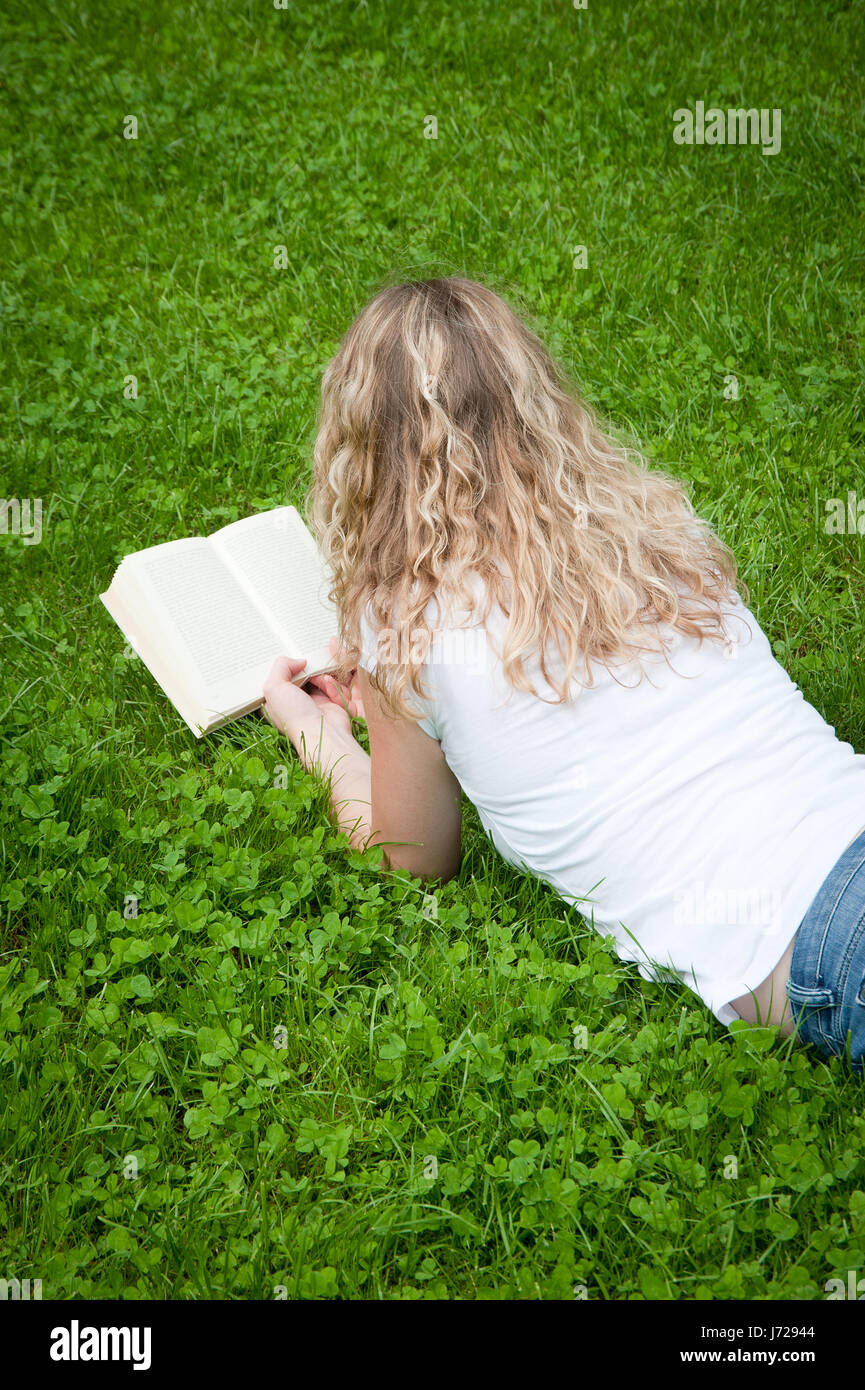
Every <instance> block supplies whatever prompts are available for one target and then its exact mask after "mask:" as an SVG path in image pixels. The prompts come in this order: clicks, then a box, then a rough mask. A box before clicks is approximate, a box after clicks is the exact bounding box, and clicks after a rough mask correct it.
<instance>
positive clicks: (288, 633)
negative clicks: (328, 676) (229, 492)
mask: <svg viewBox="0 0 865 1390" xmlns="http://www.w3.org/2000/svg"><path fill="white" fill-rule="evenodd" d="M210 544H211V546H212V547H213V549H214V550H215V552H216V553H217V554H218V555H219V556H220V558H222V559H223V560H224V561H225V563H226V565H228V567H229V568H230V569H231V571H232V573H233V574H234V575H235V577H236V578H237V580H238V583H239V584H240V586H241V587H242V588H243V590H244V591H245V593H246V594H247V595H248V596H249V598H250V599H251V601H252V602H254V603H255V604H256V605H258V606H259V607H260V609H261V611H262V614H263V615H264V616H266V618H267V620H268V622H269V623H270V625H271V626H272V627H273V628H274V629H275V631H276V632H277V633H278V634H279V636H280V638H281V639H282V643H283V645H282V646H281V648H280V651H281V652H282V653H284V655H286V656H305V657H306V658H307V664H306V667H305V668H304V670H303V673H302V677H303V679H304V680H305V679H307V678H308V677H309V676H311V675H314V674H316V673H317V672H318V671H321V670H329V669H331V668H332V667H333V664H334V662H333V657H332V655H331V652H330V646H329V639H330V638H331V637H335V636H336V635H337V632H338V629H339V622H338V618H337V613H336V608H335V607H334V605H333V604H332V603H331V601H330V600H329V599H328V597H327V591H328V587H329V583H330V576H329V574H328V571H327V566H326V565H325V563H324V560H323V559H322V556H321V552H320V551H319V548H318V545H317V544H316V541H315V538H314V537H313V536H312V535H311V534H310V532H309V530H308V529H307V527H306V525H305V523H304V521H303V519H302V517H301V516H300V515H299V513H298V512H297V511H296V509H295V508H294V507H276V508H274V509H273V510H272V511H269V512H263V513H260V514H259V515H258V516H251V517H246V518H245V519H244V520H243V521H236V522H233V523H232V525H230V526H225V527H223V528H222V530H221V531H217V532H215V534H214V535H212V536H211V537H210Z"/></svg>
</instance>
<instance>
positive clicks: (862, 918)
mask: <svg viewBox="0 0 865 1390" xmlns="http://www.w3.org/2000/svg"><path fill="white" fill-rule="evenodd" d="M787 997H788V999H789V1000H790V1010H791V1013H792V1016H793V1020H794V1022H795V1023H796V1024H797V1036H798V1038H799V1041H800V1042H804V1043H812V1044H813V1045H814V1047H816V1048H817V1049H818V1051H819V1052H821V1053H822V1054H823V1056H824V1057H830V1056H831V1057H836V1056H837V1057H846V1056H847V1055H848V1054H847V1034H848V1033H849V1034H850V1052H849V1061H850V1065H851V1066H852V1068H853V1070H854V1071H856V1072H860V1071H861V1070H862V1068H863V1062H865V831H863V833H862V834H861V835H860V836H859V837H858V839H856V840H854V841H853V843H852V845H850V846H849V847H848V848H847V849H845V851H844V853H843V854H842V855H841V858H840V859H839V860H838V862H837V864H835V866H834V868H832V869H831V870H830V872H829V874H828V876H827V877H826V879H825V880H824V882H823V884H822V886H821V887H820V889H819V890H818V892H817V896H816V897H815V899H814V901H813V902H812V904H811V906H810V907H809V908H808V911H807V912H806V913H805V916H804V917H803V918H802V922H801V924H800V926H799V930H798V932H797V934H796V939H795V944H794V946H793V956H792V960H791V962H790V979H789V982H788V984H787Z"/></svg>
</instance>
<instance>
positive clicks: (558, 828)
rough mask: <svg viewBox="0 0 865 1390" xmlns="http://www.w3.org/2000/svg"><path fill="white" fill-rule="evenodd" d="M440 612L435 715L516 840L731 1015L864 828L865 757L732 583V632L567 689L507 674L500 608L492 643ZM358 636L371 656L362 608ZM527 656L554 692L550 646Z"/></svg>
mask: <svg viewBox="0 0 865 1390" xmlns="http://www.w3.org/2000/svg"><path fill="white" fill-rule="evenodd" d="M475 592H476V593H477V592H478V586H477V584H476V585H475ZM429 614H430V615H429V624H430V628H431V630H434V634H435V640H434V643H433V645H432V647H431V649H430V652H429V659H428V661H427V662H426V663H425V665H424V687H425V688H426V689H427V690H428V691H429V692H430V696H429V699H428V700H427V701H425V702H424V703H423V708H424V711H425V714H426V715H427V717H426V718H425V719H424V720H423V721H422V724H421V727H422V728H424V729H425V730H426V732H427V733H429V734H430V735H431V736H433V737H434V738H437V739H439V740H440V742H441V746H442V751H443V753H444V755H445V758H446V759H447V763H448V765H449V767H450V768H451V770H452V772H453V773H454V774H455V776H456V777H457V779H458V780H459V782H460V784H461V786H462V788H463V790H464V791H465V793H466V795H467V796H468V797H469V799H470V800H471V801H472V802H473V803H474V804H475V806H476V807H477V809H478V812H479V815H480V818H481V821H482V823H483V825H484V827H485V829H486V830H487V832H488V833H489V834H490V835H491V837H492V839H493V842H494V844H495V845H496V846H497V848H498V849H499V850H500V852H501V853H502V855H503V856H504V857H505V858H506V859H508V860H509V861H510V862H511V863H514V864H520V863H524V864H525V865H526V867H527V868H529V869H530V870H531V871H533V872H534V873H535V874H537V875H538V876H539V877H541V878H544V879H546V880H547V881H548V882H550V883H551V884H552V885H553V886H554V887H555V888H557V889H558V891H559V892H560V893H561V894H562V896H563V897H566V898H569V899H571V900H573V901H575V902H576V903H577V904H578V906H579V907H580V910H581V911H582V912H583V913H584V914H585V915H586V917H587V918H588V919H589V920H592V917H593V915H594V924H595V926H596V928H598V929H599V930H601V931H603V932H604V933H605V934H606V933H611V934H612V935H614V936H615V938H616V940H617V944H618V950H619V954H620V956H621V957H622V958H623V959H626V960H634V961H637V962H638V964H639V966H640V968H641V973H643V975H644V976H645V977H646V978H650V977H651V976H652V975H653V973H656V972H654V971H653V970H652V969H651V967H650V962H653V963H655V964H656V965H658V966H661V967H667V968H668V969H671V970H672V971H673V972H674V973H675V974H676V975H678V976H679V977H680V978H682V979H683V980H684V982H685V983H686V984H687V985H688V986H689V987H690V988H692V989H694V990H695V991H696V992H697V993H698V994H699V995H700V997H701V998H703V999H704V1000H705V1002H706V1004H707V1005H708V1006H709V1007H710V1008H711V1009H712V1010H713V1011H714V1012H715V1014H716V1016H717V1017H718V1018H719V1019H720V1021H721V1022H723V1023H729V1022H730V1021H731V1020H732V1019H733V1018H735V1017H736V1016H737V1015H736V1013H735V1010H733V1009H731V1008H729V1007H725V1006H727V1005H728V1001H729V1000H731V999H734V998H736V997H737V996H739V995H742V994H743V993H745V992H746V990H748V989H752V988H756V986H757V985H759V984H760V983H761V982H762V981H763V980H764V979H765V977H766V976H767V974H768V973H769V971H770V970H771V969H772V967H773V966H774V965H775V963H776V962H777V961H778V960H779V958H780V957H781V955H782V954H783V952H784V950H785V948H786V946H787V945H788V943H789V942H790V941H791V939H792V938H793V936H794V933H795V932H796V929H797V926H798V924H799V922H800V921H801V919H802V916H803V914H804V912H805V910H806V908H807V907H808V905H809V903H810V902H811V899H812V898H813V896H814V894H815V892H816V891H817V889H818V887H819V886H820V884H821V883H822V881H823V879H824V878H825V876H826V874H827V872H828V870H829V869H830V868H831V866H832V865H833V864H834V863H835V861H836V860H837V858H838V856H839V854H840V853H841V851H842V850H843V849H844V847H845V846H846V845H847V844H848V843H849V841H850V839H851V838H852V837H853V835H854V834H855V833H856V832H857V831H858V830H859V829H861V827H862V824H863V821H865V756H863V755H861V754H856V753H854V752H853V749H852V748H851V747H850V745H849V744H846V743H842V742H841V741H840V740H838V739H837V738H836V737H835V734H834V731H833V729H832V728H831V727H830V726H829V725H828V724H826V722H825V721H824V720H823V718H822V717H821V715H820V714H819V713H818V711H817V710H815V709H814V708H813V707H812V706H811V705H809V704H808V703H807V701H806V700H805V699H804V697H803V696H802V694H801V692H800V691H799V689H798V687H797V686H796V685H794V683H793V682H792V680H791V679H790V677H789V676H788V675H787V673H786V672H785V671H784V670H783V668H782V667H781V666H780V665H779V664H778V662H777V661H776V660H775V658H774V657H773V655H772V652H771V649H770V647H769V643H768V641H767V639H766V637H765V635H764V633H763V632H762V630H761V628H760V627H759V624H758V623H757V621H756V619H755V618H754V616H753V614H752V613H751V612H750V610H749V609H748V608H747V607H746V606H745V605H744V604H743V603H742V602H741V600H740V599H738V598H736V597H734V598H733V599H732V600H731V601H730V602H729V603H728V604H726V605H725V607H724V614H725V623H726V628H727V632H728V634H729V637H730V639H731V640H730V641H729V642H728V643H727V644H726V645H724V644H722V643H721V642H719V641H717V640H704V641H703V642H702V644H700V643H698V641H697V640H696V639H694V638H691V637H688V636H685V635H683V634H682V633H680V632H676V631H673V630H672V629H669V628H665V629H664V634H665V636H666V637H667V638H668V639H669V641H670V647H669V654H668V660H667V661H665V659H664V657H663V655H661V654H660V653H658V654H652V655H649V656H647V657H644V659H643V665H644V669H645V671H646V676H645V677H644V678H643V679H642V681H639V680H638V677H639V670H638V669H637V668H635V667H633V666H631V667H625V666H620V667H615V668H614V672H615V674H611V672H610V671H609V670H606V669H604V668H603V667H599V666H598V665H596V664H595V665H593V667H592V675H593V679H594V684H593V685H592V686H590V687H589V688H582V689H580V688H579V687H575V688H576V689H578V691H579V693H578V694H577V697H576V699H575V700H574V702H573V703H572V704H555V703H545V702H544V701H543V700H541V699H540V698H538V697H537V696H535V695H533V694H531V693H529V692H524V691H521V690H515V689H512V688H510V687H509V686H508V685H507V683H506V682H505V680H504V678H503V673H502V664H501V661H500V660H499V658H498V656H497V654H496V650H497V648H498V649H499V650H500V641H501V634H502V632H503V630H504V627H505V625H506V623H505V619H504V616H503V615H502V613H501V611H500V610H498V609H493V611H492V613H491V614H490V617H489V620H488V623H487V628H488V630H489V634H490V635H491V636H492V639H493V640H492V641H491V640H490V636H488V634H487V631H485V629H484V628H483V627H481V626H475V627H460V626H459V621H460V620H459V619H458V618H452V619H449V620H448V623H447V624H446V625H445V626H442V625H441V624H437V623H436V621H435V619H436V617H437V609H436V605H435V601H434V600H433V601H432V602H431V608H430V610H429ZM363 633H364V643H363V653H364V654H363V657H362V659H361V664H362V665H364V666H365V667H366V668H367V669H372V668H373V667H374V665H375V660H376V650H377V649H376V643H375V640H374V638H373V635H372V630H371V628H370V626H369V624H368V622H366V621H365V622H364V624H363ZM378 650H379V651H380V650H381V649H380V648H379V649H378ZM526 671H527V673H528V675H529V677H530V679H531V680H532V681H533V683H534V684H535V687H536V689H537V691H538V692H539V694H540V695H544V696H545V697H546V700H547V701H549V700H554V699H555V692H554V691H553V689H552V688H551V687H550V686H549V685H546V684H545V683H544V681H543V677H542V675H541V673H540V666H539V662H538V660H537V658H534V659H531V658H529V659H527V660H526ZM414 703H415V704H416V705H418V704H419V702H418V701H417V698H416V697H415V699H414ZM634 938H636V940H634Z"/></svg>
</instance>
